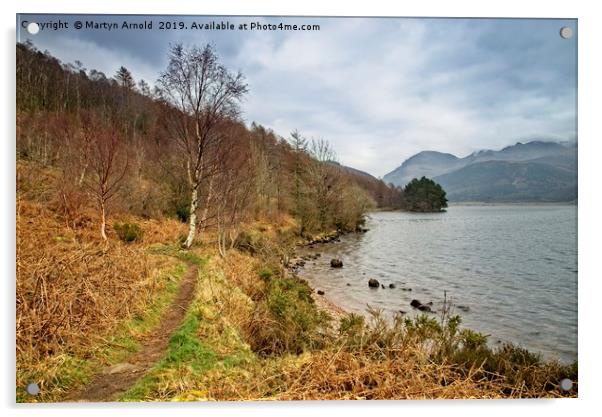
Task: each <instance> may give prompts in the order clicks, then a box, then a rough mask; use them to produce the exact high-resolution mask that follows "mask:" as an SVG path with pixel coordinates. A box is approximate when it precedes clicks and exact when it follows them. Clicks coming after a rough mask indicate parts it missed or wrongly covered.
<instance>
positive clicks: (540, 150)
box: [383, 139, 577, 201]
mask: <svg viewBox="0 0 602 417" xmlns="http://www.w3.org/2000/svg"><path fill="white" fill-rule="evenodd" d="M576 150H577V143H576V141H575V142H573V143H559V142H557V141H546V140H543V139H534V140H531V141H527V142H525V141H517V142H516V143H515V144H514V145H509V146H506V147H504V148H502V149H501V150H497V151H496V150H491V149H481V150H477V151H474V152H472V153H471V154H470V155H467V156H465V157H464V158H458V157H456V156H455V155H452V154H449V153H443V152H437V151H432V150H429V151H422V152H419V153H417V154H415V155H413V156H411V157H410V158H408V159H406V160H405V161H404V162H403V163H402V164H401V165H400V166H399V167H397V168H396V169H394V170H393V171H391V172H390V173H388V174H386V175H385V176H384V177H383V180H384V181H385V182H387V183H393V184H395V185H398V186H404V185H405V184H407V183H408V182H410V181H411V180H412V179H413V178H420V177H422V176H426V177H428V178H435V179H436V180H437V181H441V185H443V187H444V188H445V189H446V191H447V192H448V194H449V196H450V200H452V201H453V200H456V201H457V198H460V199H463V198H469V199H471V200H474V201H492V199H493V200H495V199H501V200H504V199H507V200H504V201H533V200H538V201H542V200H545V201H548V200H551V201H568V200H574V199H575V198H576V187H577V184H576V178H577V173H576V161H577V152H576ZM523 177H524V178H523ZM542 179H543V180H542ZM542 181H543V182H542ZM515 188H520V189H515ZM530 196H531V197H530ZM501 200H500V201H501Z"/></svg>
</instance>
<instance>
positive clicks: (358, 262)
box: [300, 204, 577, 362]
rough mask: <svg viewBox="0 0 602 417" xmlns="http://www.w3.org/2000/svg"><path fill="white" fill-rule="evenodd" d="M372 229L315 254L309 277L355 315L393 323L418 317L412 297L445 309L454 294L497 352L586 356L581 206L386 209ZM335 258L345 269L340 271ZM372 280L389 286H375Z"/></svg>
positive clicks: (373, 219)
mask: <svg viewBox="0 0 602 417" xmlns="http://www.w3.org/2000/svg"><path fill="white" fill-rule="evenodd" d="M366 227H367V228H368V229H369V230H368V232H366V233H363V234H348V235H344V236H342V237H341V242H338V243H328V244H319V245H315V246H314V248H313V249H309V248H307V249H305V250H306V251H307V252H309V253H314V252H320V253H321V254H322V256H321V257H320V258H318V259H317V260H315V261H309V262H307V264H306V265H305V267H304V268H303V269H302V270H301V271H300V276H302V277H303V278H306V279H307V280H308V281H309V282H310V284H311V285H312V287H314V288H316V289H320V290H323V291H325V297H327V298H328V299H329V300H331V301H332V302H334V303H335V304H338V305H339V306H341V307H342V308H344V309H345V310H347V311H351V312H356V313H361V314H366V306H367V305H370V306H371V307H375V308H379V309H382V310H383V311H384V312H385V314H386V315H387V316H389V317H393V315H394V314H395V313H396V312H398V311H399V310H403V311H406V312H407V313H408V314H410V315H413V314H417V313H418V312H417V311H416V310H414V309H413V308H412V307H410V301H411V300H412V299H418V300H420V301H421V302H422V303H427V302H430V301H432V302H433V309H434V310H437V311H439V310H440V308H441V305H442V301H443V295H444V291H447V296H448V298H451V300H452V302H453V303H454V304H455V305H456V306H467V307H468V308H469V310H468V311H460V309H458V308H456V309H455V312H456V313H457V314H460V315H461V316H462V318H463V326H465V327H468V328H471V329H473V330H477V331H479V332H482V333H485V334H488V335H491V336H490V338H489V339H490V343H491V344H492V345H495V344H496V343H500V342H501V341H510V342H514V343H516V344H519V345H521V346H523V347H525V348H528V349H529V350H532V351H538V352H541V353H542V354H543V355H544V357H546V358H557V359H560V360H562V361H565V362H569V361H573V360H575V359H577V206H576V205H547V204H542V205H452V206H450V207H449V209H448V210H447V212H445V213H405V212H376V213H371V214H370V215H369V217H368V220H367V223H366ZM304 253H305V252H304ZM334 257H337V258H341V259H342V261H343V263H344V266H343V268H340V269H334V268H331V267H330V259H331V258H334ZM369 278H376V279H378V280H379V281H380V282H381V283H382V284H384V285H385V286H387V288H385V289H383V288H378V289H373V288H369V287H368V284H367V282H368V279H369ZM391 283H393V284H395V286H396V288H393V289H390V288H388V285H389V284H391ZM404 288H405V290H404ZM410 288H411V291H409V290H408V289H410ZM436 317H438V315H436Z"/></svg>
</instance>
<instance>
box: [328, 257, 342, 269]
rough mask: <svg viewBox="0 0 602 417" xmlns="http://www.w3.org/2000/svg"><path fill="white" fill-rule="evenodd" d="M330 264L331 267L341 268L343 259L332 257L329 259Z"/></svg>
mask: <svg viewBox="0 0 602 417" xmlns="http://www.w3.org/2000/svg"><path fill="white" fill-rule="evenodd" d="M330 266H331V267H333V268H342V267H343V261H341V260H340V259H336V258H333V259H332V260H331V261H330Z"/></svg>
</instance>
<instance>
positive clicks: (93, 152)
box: [83, 121, 129, 240]
mask: <svg viewBox="0 0 602 417" xmlns="http://www.w3.org/2000/svg"><path fill="white" fill-rule="evenodd" d="M84 138H85V141H86V142H87V143H88V146H87V148H86V149H87V151H88V154H87V157H86V159H87V162H86V163H87V165H88V167H89V174H88V175H86V176H85V178H84V180H83V184H84V186H85V187H86V189H87V190H88V191H89V192H90V194H91V195H92V196H93V197H94V199H95V200H96V202H97V204H98V208H99V211H100V235H101V237H102V238H103V240H107V233H106V226H107V205H108V203H109V201H110V200H111V199H112V198H113V197H114V196H115V194H117V192H118V191H119V189H120V187H121V185H122V183H123V179H124V177H125V175H126V172H127V170H128V165H129V163H128V157H127V151H126V149H125V147H124V144H123V140H122V138H121V137H120V136H119V133H118V132H117V131H116V130H114V129H112V128H109V127H104V126H103V125H102V124H101V123H96V122H94V121H92V122H91V123H88V125H87V127H86V129H84Z"/></svg>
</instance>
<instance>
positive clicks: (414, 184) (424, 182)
mask: <svg viewBox="0 0 602 417" xmlns="http://www.w3.org/2000/svg"><path fill="white" fill-rule="evenodd" d="M404 196H405V202H406V209H407V210H409V211H418V212H437V211H442V209H444V208H445V207H447V197H446V193H445V190H444V189H443V188H442V187H441V185H439V184H437V183H436V182H435V181H433V180H431V179H430V178H426V177H422V178H420V179H417V178H414V179H413V180H412V181H410V183H409V184H407V185H406V186H405V188H404Z"/></svg>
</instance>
